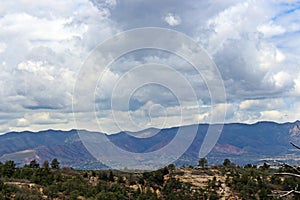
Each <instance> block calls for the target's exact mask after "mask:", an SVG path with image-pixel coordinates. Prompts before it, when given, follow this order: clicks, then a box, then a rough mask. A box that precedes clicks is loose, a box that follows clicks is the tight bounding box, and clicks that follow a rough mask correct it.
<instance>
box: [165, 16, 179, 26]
mask: <svg viewBox="0 0 300 200" xmlns="http://www.w3.org/2000/svg"><path fill="white" fill-rule="evenodd" d="M164 20H165V22H167V23H168V24H169V25H170V26H178V25H179V24H181V18H180V17H179V16H178V15H175V14H173V13H168V14H167V15H166V16H165V18H164Z"/></svg>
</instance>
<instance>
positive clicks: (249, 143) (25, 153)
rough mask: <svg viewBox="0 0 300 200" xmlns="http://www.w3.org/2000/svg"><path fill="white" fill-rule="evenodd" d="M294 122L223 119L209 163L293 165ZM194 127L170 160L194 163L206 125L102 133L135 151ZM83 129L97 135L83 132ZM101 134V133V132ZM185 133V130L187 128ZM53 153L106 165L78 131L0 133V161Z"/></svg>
mask: <svg viewBox="0 0 300 200" xmlns="http://www.w3.org/2000/svg"><path fill="white" fill-rule="evenodd" d="M298 123H299V122H298V121H296V122H293V123H282V124H278V123H275V122H257V123H255V124H242V123H230V124H225V125H224V127H223V129H222V133H221V135H220V138H219V139H218V142H217V144H216V145H215V146H214V148H213V150H212V151H211V152H210V153H209V154H208V155H207V160H208V164H210V165H217V164H222V162H223V160H224V159H225V158H228V159H230V160H231V161H232V162H233V163H235V164H238V165H244V164H247V163H251V164H258V165H259V164H262V163H263V161H264V160H272V161H273V160H276V161H284V162H288V163H290V164H296V163H297V162H298V160H299V158H300V150H297V149H296V148H294V147H293V146H292V145H291V144H290V141H293V142H294V143H295V144H300V130H299V128H298ZM195 127H196V128H197V133H196V136H195V138H194V139H193V142H192V144H191V145H190V146H189V148H188V149H187V150H186V151H185V153H184V154H183V155H182V156H181V157H180V158H179V159H178V160H177V161H176V162H175V164H176V165H177V166H181V165H186V166H187V165H196V164H197V162H198V160H199V150H200V148H201V144H202V143H203V141H204V136H205V133H206V132H207V129H208V127H209V125H208V124H199V125H191V126H185V127H173V128H165V129H161V130H158V129H146V130H143V131H139V132H119V133H116V134H112V135H107V137H108V139H109V140H110V141H111V142H112V143H114V144H115V145H117V146H118V147H120V148H122V149H124V150H127V151H131V152H139V153H147V152H152V151H155V150H158V149H160V148H162V147H163V146H165V145H166V144H168V143H170V142H171V141H172V139H173V138H174V137H175V136H176V134H177V131H178V130H179V129H180V128H182V130H183V131H188V130H189V128H195ZM85 132H86V134H96V133H93V132H89V131H85ZM100 134H104V133H100ZM186 134H188V133H186ZM53 158H57V159H58V160H59V161H60V163H61V165H62V166H68V167H73V168H77V169H101V168H107V167H106V166H105V165H104V164H103V163H101V162H99V161H97V160H96V159H95V158H94V157H93V156H92V155H91V153H90V152H89V151H88V150H87V149H86V148H85V146H84V144H83V143H82V140H81V139H80V137H79V134H78V131H77V130H70V131H60V130H45V131H39V132H30V131H24V132H9V133H6V134H3V135H0V161H1V162H5V161H6V160H14V161H15V162H16V163H17V164H18V165H19V166H22V165H24V164H27V163H29V162H30V161H31V160H33V159H35V160H37V161H38V162H40V163H42V162H43V161H44V160H49V161H51V160H52V159H53Z"/></svg>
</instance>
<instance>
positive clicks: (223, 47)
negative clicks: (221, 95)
mask: <svg viewBox="0 0 300 200" xmlns="http://www.w3.org/2000/svg"><path fill="white" fill-rule="evenodd" d="M0 16H1V18H0V29H1V31H0V67H1V71H0V124H1V125H0V131H1V132H6V131H9V130H23V129H31V130H40V129H44V128H55V127H58V128H62V129H69V128H74V123H73V121H72V95H73V86H74V84H75V81H76V80H77V77H76V76H77V74H78V72H79V70H80V67H81V64H82V63H83V62H84V60H85V59H86V58H87V57H88V55H89V53H90V52H91V50H92V49H93V48H95V47H96V46H97V45H98V44H99V43H100V42H103V41H104V40H106V39H107V38H109V37H111V36H112V35H114V34H116V33H118V32H121V31H123V30H128V29H131V28H138V27H145V26H158V27H165V28H172V29H174V30H178V31H181V32H183V33H185V34H187V35H188V36H190V37H192V38H193V39H194V40H195V41H197V42H198V43H199V44H200V45H202V46H203V47H204V48H205V49H206V50H207V52H208V53H209V54H210V55H211V57H212V59H213V60H214V62H215V63H216V65H217V67H218V69H219V70H220V73H221V76H222V77H223V79H224V83H225V86H226V92H227V96H228V102H227V104H226V105H223V104H222V105H218V106H219V107H218V108H219V109H221V108H223V107H226V108H227V110H228V115H227V116H226V120H227V121H228V122H231V121H242V122H255V121H257V120H276V121H294V120H296V119H299V118H300V116H299V115H298V114H296V113H300V112H298V111H300V110H299V104H298V103H297V98H298V97H299V96H300V72H299V66H300V61H299V52H300V49H299V48H300V47H299V44H300V33H299V30H300V22H299V19H300V9H299V3H297V2H290V3H287V2H285V1H283V0H282V1H275V0H274V1H273V0H272V1H240V0H229V1H223V0H216V1H213V2H212V1H196V0H195V1H193V0H192V1H179V0H175V1H174V0H165V1H159V0H153V1H146V0H126V1H121V0H116V1H114V0H93V1H88V0H75V1H71V0H66V1H59V0H58V1H53V0H51V1H50V0H49V1H48V0H47V1H42V2H35V1H20V0H15V1H6V2H3V3H1V8H0ZM174 42H176V41H174ZM147 63H158V64H165V65H168V66H171V67H173V68H174V69H176V70H177V72H179V73H180V74H181V75H182V76H183V77H185V78H186V79H187V80H188V81H189V82H190V84H191V85H192V86H193V87H194V89H195V92H196V94H197V96H198V102H194V101H193V102H191V99H190V96H189V94H188V93H186V90H181V92H180V95H182V96H184V97H185V98H184V99H183V100H184V105H182V107H180V106H178V102H177V100H176V99H175V98H174V96H172V95H171V93H170V92H169V91H167V90H164V89H162V88H160V89H159V88H157V86H151V87H145V88H144V89H140V90H137V91H136V93H133V94H132V98H131V100H130V102H124V99H123V96H122V95H121V94H120V95H118V96H117V97H116V98H117V102H119V103H118V106H115V107H114V108H112V107H111V105H110V103H111V98H110V96H109V94H110V93H111V91H112V90H113V89H114V86H115V83H117V81H118V80H120V78H121V77H122V75H123V74H124V73H125V72H127V71H128V70H129V69H131V68H132V67H133V66H138V65H142V64H147ZM110 69H111V70H110V71H109V73H108V74H107V79H106V80H105V81H104V82H103V85H101V86H99V88H97V89H98V91H97V92H98V93H97V95H98V96H97V95H96V104H97V106H98V108H99V109H100V110H101V112H100V113H97V114H98V115H99V119H101V120H102V121H103V122H104V123H106V124H105V127H104V130H103V131H109V132H114V130H116V128H115V127H114V125H113V121H112V118H111V117H112V116H111V112H110V111H111V109H114V111H115V112H116V113H117V114H118V115H119V118H118V119H120V120H124V122H122V123H124V124H125V125H124V127H126V128H128V129H131V128H132V127H130V126H126V117H128V115H127V114H128V113H127V111H126V109H128V108H129V111H130V114H131V116H132V117H133V119H135V120H140V121H138V122H137V123H139V124H138V127H143V125H145V123H146V122H147V123H148V122H149V121H147V120H148V117H149V116H147V115H148V114H149V112H150V113H151V112H152V117H153V119H152V124H151V125H152V126H155V124H156V125H157V126H160V125H162V124H161V121H162V119H163V117H164V112H160V111H161V110H164V111H166V113H167V114H168V116H169V118H168V119H167V122H166V126H172V125H173V126H174V125H178V123H180V120H179V117H180V114H178V113H180V111H181V110H185V112H186V113H188V114H187V115H186V116H184V123H186V124H189V123H195V122H197V120H198V119H200V121H202V122H207V121H208V119H209V118H210V116H211V113H210V110H209V106H210V104H209V103H210V96H209V92H208V91H207V86H206V85H205V82H204V80H203V79H201V77H199V76H198V75H197V74H196V72H195V70H193V68H192V67H191V66H190V65H189V64H188V63H187V62H186V61H184V60H183V59H181V58H178V57H176V56H174V55H171V54H169V53H162V52H159V51H157V52H154V53H153V52H151V51H140V52H136V53H132V54H130V55H127V56H123V57H122V58H120V59H119V60H117V61H116V62H115V63H113V65H112V66H111V68H110ZM169 75H170V74H169V72H168V71H151V72H147V74H143V73H142V72H139V73H136V74H135V77H130V78H128V79H126V84H124V85H123V91H126V87H125V86H128V87H129V86H131V85H133V84H135V83H136V82H138V80H139V79H138V78H137V77H139V78H141V79H143V77H145V76H152V77H159V78H161V79H165V80H168V81H169V82H170V83H172V85H173V86H174V87H176V88H180V87H182V83H180V82H178V80H176V79H175V80H174V79H172V78H173V77H170V76H169ZM205 76H209V75H208V74H205ZM82 84H83V85H84V84H85V83H82ZM120 87H121V86H120ZM158 93H159V95H157V94H158ZM268 102H273V103H272V105H271V104H270V103H268ZM198 104H200V112H198V111H199V110H198V109H199V107H198ZM126 106H127V107H126ZM159 106H162V107H163V108H161V107H159ZM124 107H125V108H124ZM151 110H152V111H151ZM76 112H77V111H76ZM78 112H80V113H79V115H80V116H81V117H82V119H83V121H84V122H86V127H91V129H93V128H95V129H97V124H96V123H93V124H91V123H92V122H90V119H91V116H92V115H93V113H90V112H91V111H89V110H85V108H84V106H82V108H80V110H78ZM280 113H282V114H281V115H280ZM283 116H284V117H283ZM2 119H7V121H6V122H5V120H2Z"/></svg>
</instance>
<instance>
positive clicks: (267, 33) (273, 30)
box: [257, 23, 286, 38]
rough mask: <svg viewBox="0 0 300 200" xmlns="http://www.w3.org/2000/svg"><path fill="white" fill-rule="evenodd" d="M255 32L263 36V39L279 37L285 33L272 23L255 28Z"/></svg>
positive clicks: (280, 27)
mask: <svg viewBox="0 0 300 200" xmlns="http://www.w3.org/2000/svg"><path fill="white" fill-rule="evenodd" d="M257 30H258V31H259V32H261V33H263V34H264V37H267V38H268V37H273V36H276V35H281V34H283V33H285V32H286V30H285V28H284V27H282V26H280V25H275V24H273V23H269V24H262V25H260V26H258V27H257Z"/></svg>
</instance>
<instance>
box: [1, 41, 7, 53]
mask: <svg viewBox="0 0 300 200" xmlns="http://www.w3.org/2000/svg"><path fill="white" fill-rule="evenodd" d="M5 49H6V44H5V43H0V54H1V53H3V52H4V51H5Z"/></svg>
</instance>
